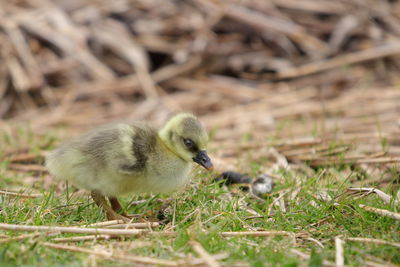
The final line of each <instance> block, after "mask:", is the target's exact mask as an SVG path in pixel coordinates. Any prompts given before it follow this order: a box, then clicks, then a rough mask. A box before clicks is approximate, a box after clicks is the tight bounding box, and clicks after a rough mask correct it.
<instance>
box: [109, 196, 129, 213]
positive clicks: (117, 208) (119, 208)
mask: <svg viewBox="0 0 400 267" xmlns="http://www.w3.org/2000/svg"><path fill="white" fill-rule="evenodd" d="M108 200H109V201H110V203H111V208H112V209H113V210H114V211H115V212H117V213H119V214H121V215H122V216H125V217H128V215H127V214H126V213H125V212H124V211H123V208H122V206H121V203H119V201H118V199H117V198H116V197H109V198H108Z"/></svg>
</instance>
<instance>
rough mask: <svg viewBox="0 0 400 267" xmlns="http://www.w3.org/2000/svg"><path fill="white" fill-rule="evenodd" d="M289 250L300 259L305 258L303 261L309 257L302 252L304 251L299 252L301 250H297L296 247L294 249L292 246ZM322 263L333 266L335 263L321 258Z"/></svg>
mask: <svg viewBox="0 0 400 267" xmlns="http://www.w3.org/2000/svg"><path fill="white" fill-rule="evenodd" d="M290 252H291V253H293V254H294V255H296V256H298V257H300V258H301V259H303V260H305V261H306V260H307V261H308V260H309V259H310V257H311V256H310V255H309V254H307V253H304V252H301V251H299V250H297V249H294V248H292V249H291V250H290ZM322 263H323V264H324V266H333V267H336V264H335V263H333V262H330V261H328V260H323V262H322Z"/></svg>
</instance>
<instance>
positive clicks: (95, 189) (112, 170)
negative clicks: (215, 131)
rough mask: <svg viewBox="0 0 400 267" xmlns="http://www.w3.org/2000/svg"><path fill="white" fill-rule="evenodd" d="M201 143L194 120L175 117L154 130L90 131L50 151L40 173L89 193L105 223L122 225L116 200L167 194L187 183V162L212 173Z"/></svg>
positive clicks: (139, 126)
mask: <svg viewBox="0 0 400 267" xmlns="http://www.w3.org/2000/svg"><path fill="white" fill-rule="evenodd" d="M207 143H208V135H207V132H206V131H205V129H204V128H203V127H202V125H201V124H200V122H199V120H198V119H197V118H196V117H195V116H194V115H192V114H188V113H180V114H177V115H175V116H174V117H172V118H171V119H170V120H169V121H168V122H167V123H166V124H165V125H164V127H162V128H161V129H160V130H157V129H155V128H153V127H152V126H150V125H148V124H147V123H143V122H134V123H132V124H124V123H120V124H113V125H107V126H103V127H100V128H98V129H95V130H93V131H91V132H88V133H87V134H84V135H83V136H80V137H77V138H75V139H72V140H71V141H69V142H67V143H65V144H63V145H62V146H60V147H59V148H57V149H56V150H54V151H52V152H51V153H50V154H49V155H48V157H47V159H46V167H47V168H48V170H49V172H50V174H51V175H52V176H54V177H55V178H57V179H62V180H68V181H70V182H71V183H72V184H73V185H75V186H76V187H78V188H82V189H86V190H89V191H90V192H91V195H92V198H93V200H94V201H95V203H96V204H97V205H98V206H100V207H103V209H104V211H105V212H106V215H107V218H108V219H109V220H115V219H122V220H125V221H126V220H127V215H126V214H125V213H122V214H118V213H119V212H121V210H122V207H121V204H120V203H119V201H118V199H117V198H116V197H117V196H120V195H124V194H128V193H134V194H135V193H136V194H139V193H161V192H169V191H173V190H175V189H177V188H179V187H181V186H182V185H184V184H185V183H186V182H187V181H188V174H189V171H190V169H191V162H196V163H197V164H199V165H201V166H203V167H204V168H206V169H207V170H210V169H212V168H213V165H212V163H211V160H210V158H209V157H208V155H207V152H206V146H207ZM105 197H107V198H108V199H109V201H110V204H111V206H109V205H108V203H107V201H106V198H105Z"/></svg>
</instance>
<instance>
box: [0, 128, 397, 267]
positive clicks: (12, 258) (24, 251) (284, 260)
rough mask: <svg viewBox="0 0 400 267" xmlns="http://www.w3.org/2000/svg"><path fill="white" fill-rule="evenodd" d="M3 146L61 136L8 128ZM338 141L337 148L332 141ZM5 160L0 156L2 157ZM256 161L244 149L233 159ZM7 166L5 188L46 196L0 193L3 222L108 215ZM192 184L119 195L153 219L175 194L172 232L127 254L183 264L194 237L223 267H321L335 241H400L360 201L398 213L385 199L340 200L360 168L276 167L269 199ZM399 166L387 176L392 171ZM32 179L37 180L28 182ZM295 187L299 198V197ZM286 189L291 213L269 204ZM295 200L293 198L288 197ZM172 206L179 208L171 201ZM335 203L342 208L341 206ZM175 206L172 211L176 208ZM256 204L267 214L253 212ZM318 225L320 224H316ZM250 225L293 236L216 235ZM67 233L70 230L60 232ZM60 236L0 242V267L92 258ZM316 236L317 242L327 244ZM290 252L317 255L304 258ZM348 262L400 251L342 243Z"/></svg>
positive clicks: (387, 222) (252, 168)
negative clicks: (55, 245) (59, 242)
mask: <svg viewBox="0 0 400 267" xmlns="http://www.w3.org/2000/svg"><path fill="white" fill-rule="evenodd" d="M1 138H2V139H1V140H0V142H1V143H2V144H4V146H3V147H2V149H5V150H8V149H17V148H18V147H20V148H23V147H27V148H29V150H30V151H33V152H39V151H43V150H48V149H51V148H52V147H53V146H54V145H53V141H54V140H55V139H56V138H54V136H51V134H48V135H45V136H34V135H32V134H29V133H27V132H24V131H19V132H18V134H16V135H15V136H10V135H9V134H3V136H2V137H1ZM333 147H334V146H333ZM0 156H1V155H0ZM249 158H251V157H249V156H248V154H247V153H245V154H243V155H242V156H241V157H239V158H238V159H237V160H238V162H239V161H246V162H248V159H249ZM267 160H268V159H260V160H259V161H257V162H253V161H249V162H248V166H249V167H248V169H247V171H248V172H249V173H257V171H258V170H259V169H260V166H262V165H263V164H264V163H266V162H265V161H267ZM8 164H9V162H7V161H2V162H1V163H0V188H1V189H10V190H13V189H21V188H24V189H25V190H24V191H25V192H28V193H29V192H31V191H35V192H40V193H42V195H43V196H42V197H40V198H34V199H27V198H18V197H17V198H16V197H8V196H2V195H1V196H0V207H1V211H0V222H2V223H12V224H29V225H58V226H76V225H81V226H82V225H87V224H90V223H94V222H99V221H103V220H105V217H104V214H103V213H102V211H101V210H100V209H99V208H98V207H97V206H95V205H94V203H93V201H92V200H91V199H90V198H89V196H88V195H87V194H81V193H80V192H78V193H77V192H76V191H75V190H74V189H73V188H71V187H69V190H68V193H69V194H68V197H67V191H66V190H65V188H64V185H60V184H57V183H55V182H49V181H51V180H49V178H48V177H47V178H46V176H45V175H39V176H37V175H35V174H29V173H21V172H15V171H10V170H9V169H8V167H7V166H8ZM197 170H198V169H196V172H194V173H196V174H195V175H194V176H193V179H192V182H191V183H190V184H189V185H187V186H186V187H185V188H184V189H182V190H181V191H179V192H177V193H174V194H171V195H156V196H146V195H143V196H136V197H125V198H122V202H123V204H124V205H125V206H128V204H129V202H130V201H131V200H138V199H145V200H146V201H145V202H144V203H142V204H139V205H136V206H131V207H130V208H129V210H128V212H129V213H133V214H144V216H147V217H149V218H154V217H155V216H156V215H157V213H158V211H159V210H160V208H161V204H160V201H157V200H158V199H166V198H173V200H172V201H171V204H170V206H169V207H168V208H167V209H166V210H165V212H164V216H165V218H166V221H167V222H169V224H167V225H164V226H162V227H161V228H160V229H158V231H160V230H162V229H163V228H167V227H169V226H170V224H171V222H172V221H175V231H176V232H177V233H178V234H177V236H176V237H165V236H164V237H162V236H141V237H135V238H126V239H125V241H124V242H135V241H137V240H141V241H148V242H149V245H145V246H142V247H138V248H132V249H126V250H125V251H124V253H129V254H133V255H141V256H150V257H156V258H165V259H171V260H177V259H180V258H182V256H184V255H188V254H189V253H191V254H193V255H196V254H195V253H194V251H193V250H192V249H191V247H190V246H189V245H188V241H190V240H197V241H198V242H200V243H201V244H202V246H203V247H204V248H205V249H206V250H207V251H208V252H209V253H211V254H217V253H222V252H227V253H228V254H229V257H227V258H226V259H224V260H222V261H220V262H221V263H222V264H223V265H225V266H234V265H238V266H242V265H244V266H304V265H306V266H307V265H308V266H320V265H321V262H322V261H323V260H328V261H331V262H334V261H335V243H334V238H335V237H336V236H340V237H341V238H342V239H345V238H346V237H369V238H377V239H384V240H387V241H392V242H400V222H399V221H398V220H397V221H396V220H394V219H391V218H387V217H383V216H380V215H377V214H374V213H370V212H366V211H364V210H362V209H360V208H359V207H358V204H365V205H369V206H372V207H377V208H382V209H387V210H391V211H397V212H398V207H396V206H395V205H394V204H393V203H392V204H385V203H384V202H383V201H382V200H381V199H380V198H379V197H377V196H375V195H369V196H367V197H364V198H357V199H356V198H354V197H347V198H346V197H345V198H336V197H337V196H339V195H341V194H342V193H343V192H345V190H346V188H349V187H351V186H352V185H353V184H354V183H355V182H359V181H362V180H365V179H369V178H371V177H369V176H368V174H366V173H365V172H363V171H362V170H361V169H358V168H357V167H355V166H351V165H346V164H342V165H340V166H335V167H326V168H319V169H310V168H307V169H301V168H300V169H294V168H293V169H289V170H288V169H286V170H283V169H281V170H279V171H277V172H276V173H275V175H276V176H278V177H280V179H279V180H276V181H275V183H276V185H275V187H274V190H273V192H272V193H271V194H270V195H268V196H267V197H266V199H265V201H261V200H258V199H255V198H253V197H251V196H250V195H249V193H248V192H243V191H240V190H238V189H237V188H227V187H221V186H220V185H219V184H217V183H214V182H213V178H214V177H215V176H216V174H217V173H204V172H201V173H199V172H197ZM396 171H397V172H398V169H396V168H395V169H394V170H391V172H389V173H393V175H394V174H396ZM30 176H33V177H31V178H29V177H30ZM379 188H380V189H381V190H383V191H385V192H387V193H388V194H395V193H396V190H394V188H393V186H392V185H388V186H387V187H382V186H380V185H379ZM296 191H297V195H295V196H294V195H293V193H294V192H296ZM280 192H287V193H286V195H285V198H284V199H285V204H286V212H283V211H281V210H280V209H279V208H277V207H274V208H272V213H271V214H268V210H269V209H270V205H271V203H272V202H273V200H274V199H275V198H276V197H278V196H279V193H280ZM320 192H326V194H327V195H328V196H329V197H330V198H331V199H330V200H329V199H326V200H322V199H320V198H318V194H319V193H320ZM291 196H293V197H291ZM175 203H176V205H175ZM335 203H338V204H335ZM175 207H176V208H175ZM249 210H253V211H255V212H257V213H258V214H260V215H261V216H262V217H255V216H254V214H252V213H250V212H249ZM318 222H320V223H319V224H318ZM249 230H284V231H290V232H293V233H294V234H296V237H297V238H296V242H295V243H294V242H293V238H292V237H288V236H274V237H230V238H227V237H222V236H221V235H220V232H227V231H249ZM0 234H5V235H9V236H17V235H21V234H24V233H21V232H11V231H5V232H4V231H0ZM61 236H65V237H67V236H74V235H72V234H62V235H61V234H60V235H57V236H56V237H61ZM52 238H54V237H49V236H39V237H34V238H29V239H26V240H23V241H14V242H7V243H4V244H1V243H0V266H87V265H91V264H92V263H93V258H91V257H90V256H88V255H86V254H81V253H75V252H66V251H60V250H54V249H51V248H46V247H43V246H41V245H40V243H41V242H42V241H49V242H51V239H52ZM312 240H318V241H319V242H320V243H322V244H323V246H324V248H321V247H319V246H318V244H317V243H316V242H314V241H312ZM120 241H121V240H107V241H96V242H93V241H90V242H79V243H73V245H77V246H82V247H87V248H103V249H113V248H114V249H116V245H117V243H118V242H120ZM291 249H296V250H298V251H301V252H303V253H306V254H309V255H311V258H310V260H309V261H304V260H303V259H301V258H299V257H298V256H296V255H295V254H293V253H292V251H291ZM344 255H345V263H346V265H348V266H361V265H364V264H365V261H366V260H369V261H375V262H380V260H382V261H384V262H391V263H393V264H397V265H399V264H400V248H396V247H393V246H389V245H376V244H366V243H357V242H350V241H348V242H346V243H345V245H344ZM97 264H98V265H99V266H110V265H113V266H128V264H126V263H123V262H113V261H110V260H105V259H101V258H99V257H97Z"/></svg>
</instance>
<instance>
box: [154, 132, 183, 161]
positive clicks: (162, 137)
mask: <svg viewBox="0 0 400 267" xmlns="http://www.w3.org/2000/svg"><path fill="white" fill-rule="evenodd" d="M168 135H169V131H166V130H165V129H161V130H160V131H159V132H158V139H159V141H160V143H161V145H163V146H164V147H165V149H167V150H168V151H169V152H171V153H172V154H174V155H175V156H177V157H178V158H180V159H183V158H182V157H181V156H180V155H179V154H178V153H176V152H175V151H174V149H173V147H172V144H171V142H169V140H170V137H169V136H168Z"/></svg>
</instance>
